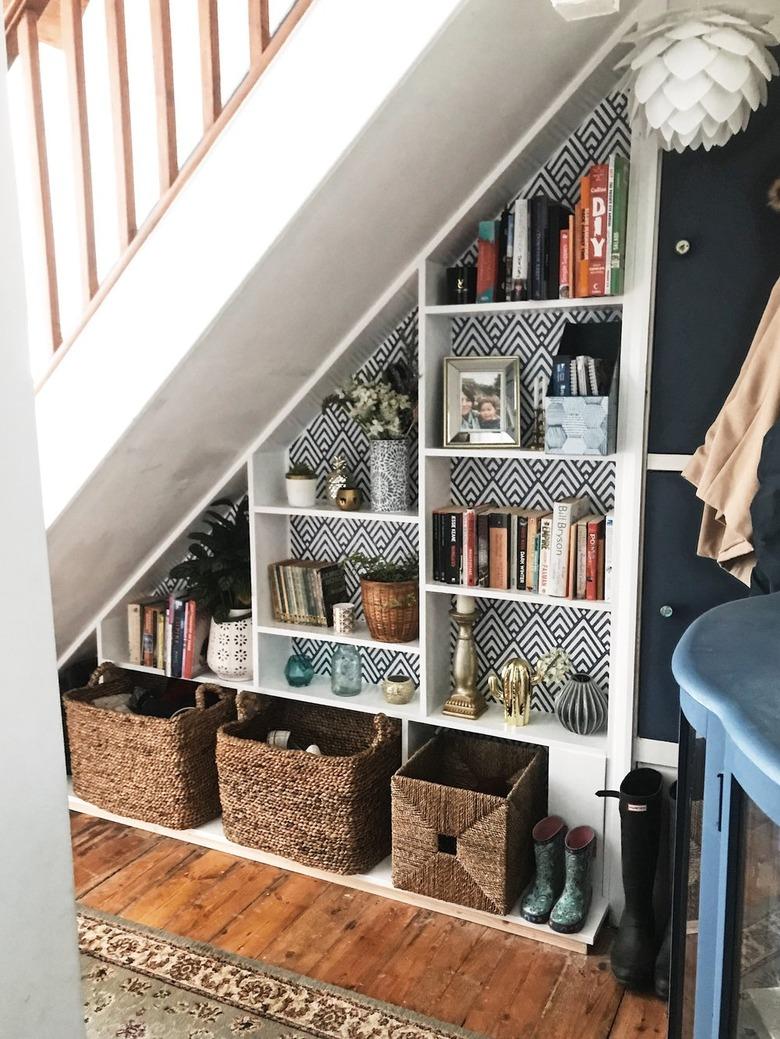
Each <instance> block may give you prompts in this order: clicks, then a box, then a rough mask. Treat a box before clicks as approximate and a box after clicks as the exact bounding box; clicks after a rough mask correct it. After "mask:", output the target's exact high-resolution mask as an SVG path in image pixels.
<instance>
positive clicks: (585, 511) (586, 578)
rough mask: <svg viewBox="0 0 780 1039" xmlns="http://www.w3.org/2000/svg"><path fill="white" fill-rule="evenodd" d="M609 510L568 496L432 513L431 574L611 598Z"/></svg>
mask: <svg viewBox="0 0 780 1039" xmlns="http://www.w3.org/2000/svg"><path fill="white" fill-rule="evenodd" d="M613 527H614V524H613V516H612V514H611V513H608V514H607V515H606V516H604V515H600V514H598V513H596V512H594V510H593V507H592V505H591V503H590V501H589V500H588V499H587V498H583V497H568V498H562V499H561V500H560V501H556V502H554V503H553V504H552V506H551V507H550V508H549V509H524V508H509V507H506V506H500V505H495V504H492V503H491V504H487V505H477V506H475V507H474V508H469V507H468V506H461V505H445V506H444V507H443V508H439V509H434V511H433V579H434V580H435V581H440V582H442V583H444V584H451V585H459V586H462V587H466V588H475V587H482V588H497V589H502V590H505V591H509V590H514V591H527V592H538V593H539V594H541V595H551V596H557V597H559V598H566V599H586V600H600V599H609V598H611V593H612V588H611V584H612V546H613V533H614V529H613Z"/></svg>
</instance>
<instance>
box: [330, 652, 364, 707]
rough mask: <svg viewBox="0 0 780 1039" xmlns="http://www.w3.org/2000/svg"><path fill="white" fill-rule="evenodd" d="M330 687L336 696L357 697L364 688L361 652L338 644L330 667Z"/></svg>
mask: <svg viewBox="0 0 780 1039" xmlns="http://www.w3.org/2000/svg"><path fill="white" fill-rule="evenodd" d="M330 687H331V689H332V690H333V692H334V693H335V694H336V696H357V695H358V693H359V692H360V690H361V689H362V688H363V676H362V671H361V667H360V650H359V649H358V648H357V646H342V645H341V644H338V645H337V646H336V648H335V649H334V650H333V660H332V661H331V665H330Z"/></svg>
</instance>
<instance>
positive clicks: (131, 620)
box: [127, 602, 143, 664]
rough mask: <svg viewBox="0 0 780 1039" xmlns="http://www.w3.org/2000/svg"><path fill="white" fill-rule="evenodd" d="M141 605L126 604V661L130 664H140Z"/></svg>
mask: <svg viewBox="0 0 780 1039" xmlns="http://www.w3.org/2000/svg"><path fill="white" fill-rule="evenodd" d="M142 635H143V632H142V631H141V604H140V603H137V602H131V603H128V604H127V659H128V661H129V662H130V663H131V664H140V663H141V641H142Z"/></svg>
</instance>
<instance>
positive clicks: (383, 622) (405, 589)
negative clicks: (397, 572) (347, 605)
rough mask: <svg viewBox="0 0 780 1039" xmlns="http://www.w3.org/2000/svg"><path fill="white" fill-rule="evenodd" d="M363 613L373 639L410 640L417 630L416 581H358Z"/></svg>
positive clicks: (418, 616)
mask: <svg viewBox="0 0 780 1039" xmlns="http://www.w3.org/2000/svg"><path fill="white" fill-rule="evenodd" d="M360 594H361V598H362V601H363V613H364V614H365V617H366V624H367V625H368V630H369V632H370V633H371V638H373V639H376V640H377V642H412V641H413V640H414V639H416V638H417V636H418V634H419V633H420V604H419V598H420V591H419V586H418V584H417V582H416V581H366V579H365V578H363V579H362V580H361V582H360Z"/></svg>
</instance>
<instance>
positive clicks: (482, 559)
mask: <svg viewBox="0 0 780 1039" xmlns="http://www.w3.org/2000/svg"><path fill="white" fill-rule="evenodd" d="M489 580H490V516H489V514H488V513H487V512H485V511H482V512H479V513H478V514H477V585H479V587H480V588H485V587H487V584H488V581H489Z"/></svg>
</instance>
